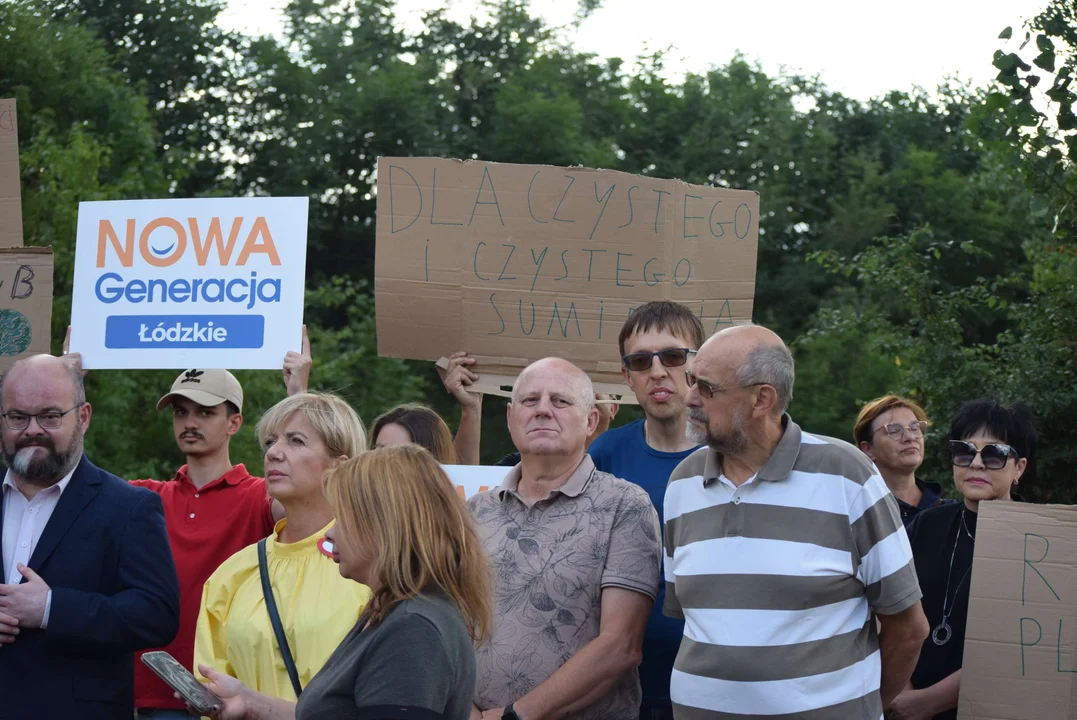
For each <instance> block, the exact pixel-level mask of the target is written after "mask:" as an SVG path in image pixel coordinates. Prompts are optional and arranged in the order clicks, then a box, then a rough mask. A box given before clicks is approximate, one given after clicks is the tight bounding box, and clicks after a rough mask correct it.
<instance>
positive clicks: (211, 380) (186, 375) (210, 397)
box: [157, 369, 243, 412]
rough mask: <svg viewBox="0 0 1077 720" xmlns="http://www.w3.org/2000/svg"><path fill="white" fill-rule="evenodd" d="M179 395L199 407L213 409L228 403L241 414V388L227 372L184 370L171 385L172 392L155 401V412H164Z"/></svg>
mask: <svg viewBox="0 0 1077 720" xmlns="http://www.w3.org/2000/svg"><path fill="white" fill-rule="evenodd" d="M177 395H179V396H180V397H185V398H187V399H188V400H193V401H194V402H196V403H198V404H199V405H204V406H205V407H213V406H214V405H220V404H221V403H223V402H226V401H227V402H230V403H232V404H233V405H235V406H236V407H237V408H239V410H240V411H241V412H242V410H243V388H242V386H240V384H239V380H236V376H235V375H233V374H232V373H230V372H228V371H227V370H213V369H207V370H185V371H184V372H183V373H181V374H180V376H179V377H178V378H176V382H174V383H172V390H171V391H169V393H168V394H167V395H165V396H164V397H163V398H161V399H160V400H158V401H157V410H159V411H160V410H164V409H165V408H166V407H168V406H169V405H171V404H172V400H173V399H174V398H175V397H176V396H177Z"/></svg>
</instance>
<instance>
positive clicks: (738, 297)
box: [375, 158, 759, 393]
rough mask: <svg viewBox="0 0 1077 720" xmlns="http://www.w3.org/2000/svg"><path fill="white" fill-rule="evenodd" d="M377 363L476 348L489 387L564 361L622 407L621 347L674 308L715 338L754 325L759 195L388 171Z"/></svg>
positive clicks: (464, 166) (613, 181) (589, 179)
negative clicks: (640, 319) (641, 310)
mask: <svg viewBox="0 0 1077 720" xmlns="http://www.w3.org/2000/svg"><path fill="white" fill-rule="evenodd" d="M377 223H378V224H377V248H376V258H375V305H376V307H377V326H378V352H379V354H381V355H384V356H389V357H401V358H410V359H414V360H437V359H438V358H441V357H443V356H447V355H449V354H450V353H452V352H455V351H457V350H467V351H468V352H469V353H470V354H471V355H472V356H473V357H474V358H476V360H477V361H478V363H477V365H476V368H477V370H476V371H477V372H479V373H480V374H481V375H482V376H483V380H484V381H488V382H484V383H483V384H480V388H481V389H483V390H485V391H487V392H491V391H494V390H496V389H498V388H502V387H503V386H504V385H505V384H506V383H511V382H512V378H514V377H515V376H516V375H517V374H518V373H519V372H520V370H522V369H523V368H524V367H525V366H526V365H527V364H528V363H529V362H532V361H534V360H537V359H539V358H542V357H546V356H551V355H557V356H560V357H563V358H566V359H568V360H570V361H572V362H574V363H576V364H577V365H579V366H580V367H581V368H583V369H584V370H585V371H586V372H587V373H589V374H590V375H591V378H592V380H594V381H595V382H596V383H598V384H599V385H598V386H597V387H596V390H598V391H599V392H614V393H623V392H624V391H625V386H624V385H623V383H622V380H621V376H620V365H621V363H620V357H619V352H618V349H617V335H618V333H619V332H620V329H621V325H622V324H623V323H624V321H625V319H626V318H627V317H628V316H629V314H630V313H631V312H632V310H633V309H634V308H636V307H638V306H639V305H641V304H643V303H645V302H647V301H650V300H674V301H677V302H681V303H683V304H684V305H686V306H687V307H689V308H690V309H691V310H692V312H694V313H696V314H698V315H699V317H700V319H701V320H702V322H703V327H704V329H705V330H706V331H707V332H708V333H709V332H711V331H713V330H715V329H720V328H721V327H722V326H723V325H729V324H732V323H734V322H735V321H739V320H746V319H750V318H751V316H752V303H753V300H754V296H755V271H756V253H757V247H758V223H759V196H758V194H757V193H754V192H746V191H741V190H729V189H726V188H715V187H703V186H698V185H688V184H686V183H683V182H680V181H677V180H663V179H658V178H650V177H642V176H638V175H629V174H627V173H622V172H615V171H610V170H590V169H587V168H580V167H574V168H558V167H550V166H541V165H510V164H502V163H488V162H479V161H473V162H460V161H457V160H445V159H439V158H381V159H379V161H378V212H377Z"/></svg>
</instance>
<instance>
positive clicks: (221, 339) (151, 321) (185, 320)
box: [105, 315, 265, 350]
mask: <svg viewBox="0 0 1077 720" xmlns="http://www.w3.org/2000/svg"><path fill="white" fill-rule="evenodd" d="M264 339H265V317H264V316H262V315H110V316H108V317H107V318H106V319H105V347H107V348H111V349H116V350H133V349H138V348H141V349H146V350H156V349H159V348H161V349H163V348H171V349H174V348H206V349H210V348H260V347H262V344H263V341H264Z"/></svg>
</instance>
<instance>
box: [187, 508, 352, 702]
mask: <svg viewBox="0 0 1077 720" xmlns="http://www.w3.org/2000/svg"><path fill="white" fill-rule="evenodd" d="M287 522H288V521H287V519H284V520H281V521H280V522H279V523H277V525H276V527H275V528H274V529H273V530H274V534H273V535H270V536H269V539H268V540H267V541H266V560H267V564H268V568H269V577H270V579H271V582H272V585H273V594H274V596H275V597H276V600H277V611H278V612H279V613H280V620H281V625H282V626H283V627H284V634H285V636H286V637H287V638H288V644H289V646H290V647H291V650H292V655H293V656H294V657H295V665H296V669H297V670H298V671H299V681H300V683H301V685H302V686H303V687H306V686H307V684H308V683H309V682H310V679H311V678H312V677H314V675H315V674H316V673H317V672H318V671H319V670H321V668H322V665H324V664H325V661H326V660H328V659H329V656H330V655H331V654H332V653H333V651H334V650H336V648H337V645H339V644H340V642H341V640H343V639H344V636H345V635H347V634H348V631H349V630H351V629H352V627H354V626H355V623H356V621H357V620H358V619H359V614H360V612H362V609H363V606H364V605H365V604H366V603H367V601H368V600H369V599H370V589H369V588H368V587H367V586H366V585H360V584H359V583H357V582H355V581H353V580H348V579H347V578H344V577H341V575H340V572H339V570H338V569H337V564H336V563H335V562H333V559H332V558H330V557H329V556H327V555H324V554H322V552H321V551H320V550H319V549H318V541H319V540H320V539H321V538H323V537H325V531H326V530H328V529H329V527H330V526H331V523H330V525H327V526H325V527H324V528H322V529H321V531H319V532H317V533H315V534H314V535H312V536H310V537H308V538H306V539H304V540H300V541H299V542H296V543H290V544H282V543H280V542H278V541H277V538H279V537H280V533H281V531H282V530H283V529H284V526H285V525H286V524H287ZM194 661H195V671H196V673H197V669H198V664H199V663H203V664H205V665H208V666H210V667H212V668H214V669H216V670H218V671H220V672H225V673H228V674H229V675H231V676H233V677H236V678H239V679H240V680H242V681H243V684H245V685H246V686H247V687H249V688H251V689H252V690H257V691H258V692H261V693H265V694H267V695H272V696H273V697H276V698H280V699H282V700H289V701H291V702H295V701H296V696H295V692H294V691H293V690H292V683H291V681H290V680H289V679H288V671H287V670H286V669H285V667H284V659H283V658H282V656H281V653H280V650H279V649H278V647H277V638H276V636H275V635H274V634H273V626H272V624H271V623H270V622H269V614H268V613H267V611H266V606H265V600H264V598H263V597H262V581H261V578H260V576H259V574H258V547H257V545H250V546H248V547H245V548H243V549H242V550H240V551H239V552H237V553H236V554H235V555H233V556H232V557H230V558H228V559H227V560H226V561H225V562H224V564H222V565H221V566H220V567H219V568H217V570H216V572H214V573H213V574H212V575H211V576H210V578H209V580H207V581H206V584H205V587H203V589H202V608H201V610H200V611H199V613H198V629H197V630H196V631H195V643H194ZM199 677H201V676H200V675H199Z"/></svg>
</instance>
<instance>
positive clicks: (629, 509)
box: [468, 455, 662, 720]
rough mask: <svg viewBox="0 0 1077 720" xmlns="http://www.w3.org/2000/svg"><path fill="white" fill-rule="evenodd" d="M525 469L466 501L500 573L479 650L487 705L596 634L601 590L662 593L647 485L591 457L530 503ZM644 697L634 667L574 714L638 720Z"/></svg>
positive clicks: (526, 685)
mask: <svg viewBox="0 0 1077 720" xmlns="http://www.w3.org/2000/svg"><path fill="white" fill-rule="evenodd" d="M520 473H521V466H520V465H517V466H516V467H515V468H513V469H512V470H511V471H510V472H509V474H508V475H507V476H506V477H505V480H504V482H503V483H502V484H501V486H500V487H497V488H494V489H492V490H488V491H486V492H483V493H479V494H478V495H475V496H473V497H472V498H471V499H470V501H469V502H468V505H469V507H470V508H471V511H472V513H473V514H474V516H475V520H476V524H477V526H478V530H479V536H480V537H481V538H482V541H483V545H484V547H485V548H486V552H487V553H488V554H489V556H490V562H491V564H492V565H493V568H494V571H495V573H496V578H497V579H496V584H495V588H494V601H495V614H494V615H495V620H494V631H493V634H492V636H491V638H490V640H489V641H488V642H487V643H486V644H485V645H483V646H482V647H481V648H479V650H478V652H477V656H476V661H477V666H478V680H477V683H476V689H475V702H476V704H477V705H478V707H479V708H480V709H482V710H486V709H489V708H496V707H506V706H508V705H509V703H512V702H515V701H516V700H518V699H519V698H521V697H522V696H524V695H526V694H527V693H528V692H530V691H531V690H533V689H534V688H535V687H537V686H538V685H540V684H542V683H543V682H544V681H545V680H546V679H547V678H549V677H550V676H551V675H553V673H554V672H555V671H556V670H557V669H558V668H559V667H561V666H562V665H563V664H565V662H567V661H568V660H569V658H571V657H572V656H573V655H575V654H576V652H578V651H579V650H580V649H581V648H582V647H583V646H584V645H586V644H587V643H589V642H590V641H591V640H594V639H595V638H596V637H598V630H599V622H600V619H601V613H602V589H603V588H607V587H620V588H626V589H628V590H633V591H636V592H640V593H643V594H644V595H647V596H648V597H650V598H651V599H652V600H653V599H654V598H655V596H656V595H657V592H658V572H659V566H660V562H661V554H662V546H661V534H660V532H659V525H658V514H657V513H656V512H655V509H654V506H653V505H652V504H651V501H650V498H649V497H648V496H647V493H646V491H644V490H643V489H642V488H640V487H639V486H637V485H633V484H632V483H629V482H626V481H624V480H621V479H619V478H616V477H614V476H613V475H609V474H607V473H604V472H599V471H598V470H596V469H595V466H594V463H593V462H592V461H591V458H590V456H588V455H585V456H584V457H583V461H582V462H581V463H580V465H579V467H578V468H576V471H575V472H574V473H573V474H572V476H571V477H570V478H569V480H568V482H566V483H565V484H564V485H563V486H562V487H561V488H559V489H557V490H553V491H552V492H551V493H550V494H549V495H548V496H547V497H546V498H544V499H541V500H539V501H537V502H535V503H534V504H532V505H531V506H528V504H527V503H526V502H525V501H524V500H523V499H522V498H521V497H520V495H519V494H518V493H517V485H518V484H519V482H520ZM640 699H641V692H640V684H639V674H638V672H637V670H636V669H633V670H632V671H631V672H629V673H626V674H625V675H624V677H622V678H621V679H620V680H618V681H617V683H616V684H615V685H614V686H613V687H612V688H611V689H610V691H609V692H608V693H607V694H606V695H605V696H603V697H602V698H601V699H600V700H599V701H598V702H596V703H595V704H594V705H592V706H591V707H589V708H587V709H586V710H583V711H582V712H580V713H577V714H576V715H575V716H573V720H575V719H576V718H579V719H588V720H589V719H591V718H604V719H609V720H622V719H623V720H630V719H631V720H635V719H636V718H638V717H639V706H640Z"/></svg>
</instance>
